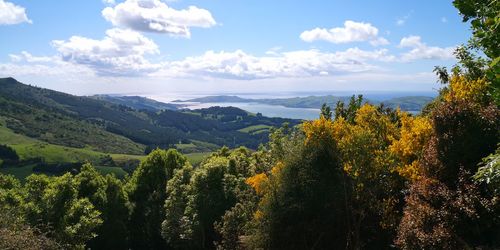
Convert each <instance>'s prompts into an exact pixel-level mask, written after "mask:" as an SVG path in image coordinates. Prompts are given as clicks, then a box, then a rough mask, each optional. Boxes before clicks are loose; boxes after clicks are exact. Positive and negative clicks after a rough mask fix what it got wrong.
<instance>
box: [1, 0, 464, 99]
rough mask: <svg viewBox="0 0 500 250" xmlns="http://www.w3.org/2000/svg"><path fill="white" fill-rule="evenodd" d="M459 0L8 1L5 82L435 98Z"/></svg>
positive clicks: (448, 59) (456, 41)
mask: <svg viewBox="0 0 500 250" xmlns="http://www.w3.org/2000/svg"><path fill="white" fill-rule="evenodd" d="M469 37H470V30H469V28H468V24H466V23H462V20H461V18H460V16H459V15H458V12H457V10H456V9H455V8H454V7H453V5H452V3H451V1H443V0H440V1H435V0H421V1H408V0H383V1H382V0H381V1H366V0H364V1H363V0H342V1H341V0H328V1H326V0H325V1H317V0H310V1H290V0H286V1H285V0H273V1H262V0H238V1H235V0H203V1H188V0H176V1H174V0H71V1H60V0H44V1H33V0H31V1H30V0H0V44H1V46H0V77H14V78H16V79H18V80H19V81H21V82H24V83H27V84H32V85H36V86H40V87H45V88H50V89H55V90H59V91H64V92H67V93H72V94H77V95H90V94H104V93H113V94H140V95H162V94H168V93H169V94H171V93H182V92H207V93H243V92H255V93H263V92H270V93H272V92H276V93H279V92H319V93H321V92H322V91H324V92H331V91H360V92H361V91H406V92H411V91H433V90H436V89H438V88H439V87H440V86H439V84H438V83H437V82H436V77H435V75H434V74H433V73H432V69H433V68H434V66H436V65H441V66H447V67H450V66H452V65H453V64H454V63H455V59H454V56H453V51H454V49H455V48H456V46H458V45H460V44H464V43H466V42H467V40H468V39H469Z"/></svg>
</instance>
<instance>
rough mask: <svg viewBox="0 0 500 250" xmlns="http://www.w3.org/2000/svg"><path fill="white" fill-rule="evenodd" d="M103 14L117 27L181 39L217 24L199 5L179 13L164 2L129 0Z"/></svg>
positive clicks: (106, 9)
mask: <svg viewBox="0 0 500 250" xmlns="http://www.w3.org/2000/svg"><path fill="white" fill-rule="evenodd" d="M102 15H103V17H104V18H105V19H106V20H108V21H110V22H111V23H112V24H113V25H115V26H119V27H126V28H130V29H133V30H136V31H145V32H155V33H165V34H169V35H172V36H181V37H190V36H191V33H190V28H191V27H201V28H209V27H212V26H214V25H215V24H216V22H215V20H214V18H213V17H212V14H211V13H210V12H209V11H208V10H205V9H200V8H198V7H196V6H189V7H188V8H187V9H183V10H176V9H173V8H171V7H169V6H167V5H166V4H165V3H163V2H161V1H160V0H126V1H125V2H123V3H119V4H118V5H116V6H114V7H107V8H105V9H104V10H103V11H102Z"/></svg>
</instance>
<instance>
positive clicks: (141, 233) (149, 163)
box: [127, 149, 187, 249]
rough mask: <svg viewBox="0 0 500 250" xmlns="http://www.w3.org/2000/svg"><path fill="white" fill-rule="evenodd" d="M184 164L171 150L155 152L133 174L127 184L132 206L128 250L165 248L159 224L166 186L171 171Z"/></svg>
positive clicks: (184, 159)
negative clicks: (130, 249) (129, 249)
mask: <svg viewBox="0 0 500 250" xmlns="http://www.w3.org/2000/svg"><path fill="white" fill-rule="evenodd" d="M186 162H187V160H186V158H185V157H184V156H182V155H181V154H180V153H178V152H177V151H176V150H174V149H169V150H168V151H165V150H160V149H156V150H154V151H152V152H151V153H150V154H149V155H148V156H147V158H146V159H145V160H144V161H143V162H141V165H140V166H139V167H138V168H137V169H136V170H135V171H134V173H133V175H132V177H131V179H130V181H129V182H128V183H127V189H128V194H129V200H130V203H131V205H132V211H131V216H130V227H129V228H130V244H131V247H132V248H134V249H159V248H165V247H166V242H165V240H164V239H163V238H162V237H161V223H162V221H163V220H164V219H165V209H163V207H164V204H165V200H166V199H167V194H166V187H167V182H168V180H169V179H170V178H172V176H173V173H174V171H175V169H180V168H182V167H183V166H184V165H185V164H186Z"/></svg>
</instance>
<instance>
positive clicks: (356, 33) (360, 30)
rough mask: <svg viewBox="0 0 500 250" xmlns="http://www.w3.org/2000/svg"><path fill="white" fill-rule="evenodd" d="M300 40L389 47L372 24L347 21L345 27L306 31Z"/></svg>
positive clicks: (387, 42)
mask: <svg viewBox="0 0 500 250" xmlns="http://www.w3.org/2000/svg"><path fill="white" fill-rule="evenodd" d="M300 38H301V39H302V40H304V41H306V42H314V41H319V40H323V41H328V42H331V43H350V42H364V41H369V42H370V44H372V45H373V46H379V45H387V44H389V41H387V39H385V38H383V37H378V29H377V28H376V27H374V26H373V25H371V24H370V23H363V22H354V21H350V20H347V21H345V22H344V27H336V28H332V29H329V30H328V29H325V28H315V29H312V30H306V31H304V32H302V34H300Z"/></svg>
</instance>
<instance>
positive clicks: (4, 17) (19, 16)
mask: <svg viewBox="0 0 500 250" xmlns="http://www.w3.org/2000/svg"><path fill="white" fill-rule="evenodd" d="M23 22H27V23H32V21H31V20H30V19H28V16H27V15H26V10H25V9H24V8H23V7H21V6H18V5H15V4H13V3H10V2H6V1H4V0H0V25H11V24H18V23H23Z"/></svg>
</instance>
